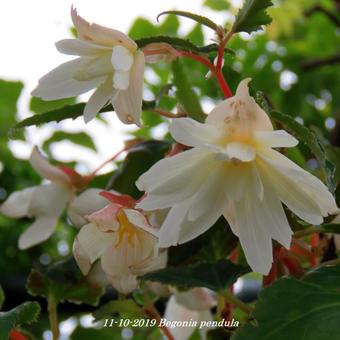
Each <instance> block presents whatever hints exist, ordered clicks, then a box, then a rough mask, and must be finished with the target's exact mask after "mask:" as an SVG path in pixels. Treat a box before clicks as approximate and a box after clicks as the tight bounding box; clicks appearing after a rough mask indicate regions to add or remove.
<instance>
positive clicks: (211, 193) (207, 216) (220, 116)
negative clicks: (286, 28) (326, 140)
mask: <svg viewBox="0 0 340 340" xmlns="http://www.w3.org/2000/svg"><path fill="white" fill-rule="evenodd" d="M249 81H250V79H245V80H243V81H242V82H241V83H240V84H239V86H238V89H237V92H236V94H235V96H234V97H231V98H229V99H227V100H225V101H223V102H222V103H220V104H219V105H217V106H216V107H215V108H214V109H213V110H212V112H211V113H210V114H209V115H208V117H207V119H206V122H205V123H204V124H201V123H198V122H196V121H194V120H192V119H190V118H179V119H176V120H174V121H173V123H172V125H171V127H170V132H171V134H172V136H173V137H174V139H175V140H176V141H177V142H179V143H182V144H185V145H188V146H191V147H192V149H190V150H189V151H185V152H182V153H180V154H178V155H175V156H173V157H169V158H166V159H163V160H161V161H159V162H158V163H156V164H155V165H154V166H153V167H152V168H151V169H150V170H149V171H147V172H146V173H145V174H143V175H142V176H141V177H140V178H139V179H138V181H137V186H138V188H139V189H140V190H145V191H146V192H147V196H146V198H145V199H144V200H142V201H141V202H140V203H139V205H137V207H139V208H141V209H144V210H154V209H163V208H168V207H171V210H170V212H169V214H168V216H167V218H166V220H165V221H164V223H163V225H162V227H161V230H160V232H159V246H161V247H168V246H171V245H176V244H178V243H184V242H187V241H190V240H192V239H194V238H195V237H197V236H198V235H200V234H202V233H203V232H205V231H206V230H207V229H209V228H210V227H211V226H212V225H213V224H214V223H215V222H216V220H217V219H218V218H219V217H220V216H221V215H224V217H225V218H226V219H227V221H228V222H229V224H230V226H231V228H232V231H233V233H234V234H235V235H237V236H238V237H239V239H240V242H241V245H242V248H243V250H244V252H245V255H246V258H247V261H248V263H249V265H250V266H251V268H252V269H253V270H254V271H256V272H260V273H263V274H267V273H268V272H269V270H270V267H271V264H272V239H274V240H276V241H278V242H279V243H281V244H282V245H283V246H285V247H286V248H289V246H290V242H291V235H292V231H291V229H290V226H289V224H288V221H287V218H286V215H285V213H284V210H283V207H282V204H281V202H282V203H284V204H285V205H286V206H287V207H288V208H289V209H290V210H291V211H292V212H294V213H295V214H296V215H297V216H298V217H300V218H301V219H303V220H305V221H307V222H309V223H311V224H314V225H318V224H320V223H322V222H323V216H327V215H328V214H333V213H336V212H337V211H339V210H338V208H337V206H336V202H335V200H334V198H333V196H332V195H331V193H330V192H329V191H328V189H327V188H326V186H325V185H324V184H323V183H322V182H321V181H320V180H319V179H318V178H316V177H314V176H313V175H311V174H309V173H308V172H306V171H305V170H303V169H302V168H300V167H299V166H297V165H296V164H295V163H293V162H292V161H290V160H289V159H288V158H287V157H285V156H284V155H282V154H281V153H279V152H278V151H276V150H274V149H273V148H281V147H294V146H296V145H297V144H298V141H297V140H296V139H295V138H294V137H293V136H291V135H289V134H288V133H287V132H286V131H284V130H276V131H273V126H272V124H271V122H270V119H269V117H268V116H267V114H266V113H265V112H264V111H263V110H262V109H261V108H260V107H259V106H258V105H257V104H256V102H255V100H254V99H253V98H252V97H250V96H249V91H248V83H249Z"/></svg>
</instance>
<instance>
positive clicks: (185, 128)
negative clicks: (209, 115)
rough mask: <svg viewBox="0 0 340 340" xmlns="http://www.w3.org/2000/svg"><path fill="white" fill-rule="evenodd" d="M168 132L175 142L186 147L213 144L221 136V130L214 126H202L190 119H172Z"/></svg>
mask: <svg viewBox="0 0 340 340" xmlns="http://www.w3.org/2000/svg"><path fill="white" fill-rule="evenodd" d="M169 130H170V133H171V135H172V137H173V138H174V139H175V140H176V141H177V142H179V143H182V144H184V145H188V146H204V145H206V144H207V143H214V142H215V141H216V140H217V139H218V138H219V137H220V136H221V130H219V129H217V128H216V127H215V126H212V125H208V124H202V123H199V122H196V121H195V120H193V119H191V118H178V119H173V120H172V122H171V125H170V128H169Z"/></svg>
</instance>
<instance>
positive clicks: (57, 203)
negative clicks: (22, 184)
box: [29, 183, 71, 217]
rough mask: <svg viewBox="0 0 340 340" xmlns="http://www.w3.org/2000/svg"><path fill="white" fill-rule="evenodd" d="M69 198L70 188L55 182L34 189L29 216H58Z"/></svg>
mask: <svg viewBox="0 0 340 340" xmlns="http://www.w3.org/2000/svg"><path fill="white" fill-rule="evenodd" d="M70 198H71V192H70V190H69V189H68V188H67V187H65V186H63V185H60V184H57V183H49V184H46V185H41V186H39V187H36V189H35V190H34V193H33V196H32V200H31V204H30V207H29V214H30V215H31V216H36V217H39V216H50V217H59V216H60V215H61V213H62V212H63V210H64V208H65V205H66V203H67V202H68V201H69V199H70Z"/></svg>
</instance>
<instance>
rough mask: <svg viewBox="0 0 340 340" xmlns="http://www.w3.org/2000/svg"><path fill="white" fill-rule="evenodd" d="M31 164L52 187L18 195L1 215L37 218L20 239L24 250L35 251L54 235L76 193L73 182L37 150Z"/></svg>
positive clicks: (4, 206) (11, 197)
mask: <svg viewBox="0 0 340 340" xmlns="http://www.w3.org/2000/svg"><path fill="white" fill-rule="evenodd" d="M30 163H31V165H32V167H33V169H34V170H35V171H36V172H37V173H38V174H39V175H40V176H41V177H43V178H45V179H47V180H49V181H50V183H47V184H42V185H39V186H35V187H31V188H27V189H24V190H21V191H16V192H14V193H12V194H11V195H10V196H9V197H8V198H7V200H6V201H5V202H4V203H3V204H2V205H1V207H0V213H1V214H3V215H5V216H8V217H12V218H22V217H25V216H27V217H32V218H35V221H34V223H33V224H32V225H31V226H30V227H29V228H28V229H27V230H26V231H25V232H24V233H23V234H22V235H21V236H20V238H19V248H20V249H27V248H29V247H32V246H34V245H36V244H38V243H40V242H43V241H45V240H47V239H48V238H49V237H50V236H51V235H52V233H53V232H54V230H55V228H56V225H57V221H58V219H59V217H60V215H61V213H62V212H63V210H64V208H65V206H66V204H67V202H69V201H70V200H71V199H72V197H73V195H74V191H75V190H74V185H73V184H72V178H71V177H70V176H68V175H67V174H66V173H65V172H64V171H63V170H61V169H59V168H58V167H56V166H53V165H51V164H49V163H48V161H47V160H46V159H45V158H44V157H43V156H42V155H41V154H40V152H39V151H38V149H37V148H34V149H33V152H32V154H31V157H30Z"/></svg>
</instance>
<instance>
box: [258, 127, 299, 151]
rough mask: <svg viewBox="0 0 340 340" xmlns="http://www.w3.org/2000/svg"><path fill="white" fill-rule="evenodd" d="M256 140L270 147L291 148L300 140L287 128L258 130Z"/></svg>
mask: <svg viewBox="0 0 340 340" xmlns="http://www.w3.org/2000/svg"><path fill="white" fill-rule="evenodd" d="M255 136H256V140H258V141H259V142H260V143H263V144H264V145H265V146H267V147H270V148H291V147H294V146H296V145H298V144H299V141H298V140H297V139H296V138H295V137H293V136H292V135H290V134H289V133H288V132H286V131H285V130H275V131H257V132H256V133H255Z"/></svg>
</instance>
